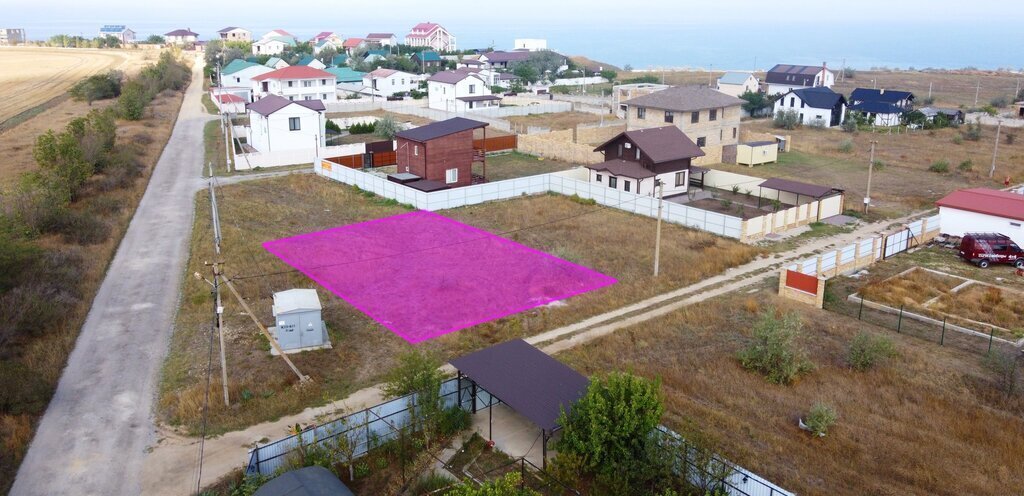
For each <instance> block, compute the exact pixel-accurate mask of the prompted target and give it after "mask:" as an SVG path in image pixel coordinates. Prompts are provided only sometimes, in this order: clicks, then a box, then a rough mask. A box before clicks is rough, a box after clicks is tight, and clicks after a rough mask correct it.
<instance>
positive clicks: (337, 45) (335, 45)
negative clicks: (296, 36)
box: [313, 40, 342, 55]
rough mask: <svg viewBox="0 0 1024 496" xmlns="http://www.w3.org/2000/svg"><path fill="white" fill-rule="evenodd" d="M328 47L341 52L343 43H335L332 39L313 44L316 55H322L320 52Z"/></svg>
mask: <svg viewBox="0 0 1024 496" xmlns="http://www.w3.org/2000/svg"><path fill="white" fill-rule="evenodd" d="M327 49H331V50H334V52H335V53H341V50H342V48H341V43H335V42H333V41H331V40H321V41H318V42H316V43H315V44H314V45H313V53H314V54H315V55H320V52H322V51H324V50H327Z"/></svg>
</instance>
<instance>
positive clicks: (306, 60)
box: [295, 55, 327, 69]
mask: <svg viewBox="0 0 1024 496" xmlns="http://www.w3.org/2000/svg"><path fill="white" fill-rule="evenodd" d="M295 65H304V66H306V67H312V68H314V69H326V68H327V65H326V64H324V63H323V62H320V61H319V60H317V59H316V58H315V57H313V56H312V55H306V56H305V57H302V58H301V59H299V62H298V63H297V64H295Z"/></svg>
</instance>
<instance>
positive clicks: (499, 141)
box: [473, 134, 518, 153]
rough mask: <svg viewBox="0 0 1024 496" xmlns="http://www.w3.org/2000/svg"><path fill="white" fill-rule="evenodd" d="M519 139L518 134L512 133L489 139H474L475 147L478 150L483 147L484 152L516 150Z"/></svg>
mask: <svg viewBox="0 0 1024 496" xmlns="http://www.w3.org/2000/svg"><path fill="white" fill-rule="evenodd" d="M517 144H518V140H517V139H516V135H514V134H510V135H508V136H491V137H490V138H487V139H474V140H473V148H474V149H476V150H480V149H482V150H483V151H484V152H487V153H490V152H500V151H505V150H515V149H516V145H517Z"/></svg>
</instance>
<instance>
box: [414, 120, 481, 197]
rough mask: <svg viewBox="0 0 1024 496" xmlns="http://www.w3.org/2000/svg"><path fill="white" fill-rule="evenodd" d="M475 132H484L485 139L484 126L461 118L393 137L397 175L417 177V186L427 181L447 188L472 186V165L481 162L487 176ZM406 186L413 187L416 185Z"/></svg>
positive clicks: (429, 125) (428, 125) (418, 128)
mask: <svg viewBox="0 0 1024 496" xmlns="http://www.w3.org/2000/svg"><path fill="white" fill-rule="evenodd" d="M477 129H483V130H484V131H483V133H484V139H485V140H486V138H487V123H485V122H479V121H474V120H472V119H466V118H463V117H455V118H453V119H448V120H445V121H440V122H434V123H431V124H427V125H426V126H420V127H417V128H413V129H409V130H407V131H402V132H400V133H398V134H396V135H395V139H396V140H397V148H396V149H395V154H396V160H397V162H398V173H399V174H412V175H414V176H417V177H418V178H419V179H420V181H418V182H420V183H422V182H424V181H429V182H432V183H437V184H440V185H444V186H446V187H458V186H468V185H470V184H472V183H473V162H477V161H479V162H482V163H483V164H484V175H485V176H486V173H487V162H486V155H485V154H484V151H483V150H481V149H476V148H474V147H473V131H475V130H477ZM406 177H408V176H406ZM480 180H484V178H480ZM437 184H434V185H431V184H424V185H421V186H436V185H437ZM408 185H409V186H410V187H416V183H408ZM435 189H436V188H435Z"/></svg>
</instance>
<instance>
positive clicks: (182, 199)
mask: <svg viewBox="0 0 1024 496" xmlns="http://www.w3.org/2000/svg"><path fill="white" fill-rule="evenodd" d="M202 87H203V85H202V66H201V65H200V64H197V65H196V67H194V68H193V71H192V84H191V85H190V86H189V88H188V90H187V91H186V93H185V100H184V103H183V104H182V107H181V112H180V114H179V116H178V121H177V123H176V124H175V126H174V131H173V133H172V134H171V138H170V141H168V143H167V147H166V148H165V149H164V152H163V154H162V155H161V156H160V160H159V161H158V162H157V165H156V168H155V170H154V171H153V175H152V177H151V178H150V182H149V186H148V187H147V188H146V192H145V194H144V195H143V197H142V201H141V202H140V203H139V207H138V210H137V211H136V213H135V216H134V217H133V218H132V221H131V224H129V226H128V230H127V232H126V233H125V236H124V239H123V240H122V241H121V244H120V246H119V247H118V250H117V253H116V254H115V256H114V259H113V261H112V262H111V264H110V267H109V269H108V271H107V277H106V278H105V279H104V281H103V283H102V285H101V286H100V288H99V292H98V293H97V294H96V298H95V300H94V301H93V305H92V309H91V310H90V311H89V315H88V317H87V318H86V321H85V324H84V325H83V326H82V330H81V333H80V335H79V336H78V341H77V342H76V344H75V349H74V351H72V353H71V356H70V357H69V359H68V363H67V366H66V368H65V369H64V373H63V375H62V376H61V379H60V382H59V384H58V386H57V391H56V393H55V394H54V396H53V399H52V400H51V401H50V405H49V407H48V408H47V410H46V413H45V415H44V416H43V418H42V421H41V422H40V424H39V428H38V430H37V431H36V435H35V438H33V440H32V444H31V445H30V447H29V450H28V454H27V455H26V457H25V460H24V461H23V462H22V464H21V468H20V469H19V470H18V475H17V478H16V479H15V481H14V487H13V488H12V490H11V494H14V495H19V496H20V495H36V494H38V495H54V494H95V495H113V494H141V493H143V492H144V491H143V486H142V484H141V478H140V475H141V473H142V462H143V458H144V457H145V456H146V451H147V449H148V447H149V446H150V445H151V444H152V443H153V441H154V440H155V425H154V418H153V415H152V407H153V405H154V401H155V399H156V393H157V391H156V385H157V379H158V372H159V369H160V366H161V364H162V362H163V358H164V356H165V354H166V351H167V345H168V341H169V338H170V336H171V330H172V325H173V317H174V312H175V309H176V307H177V302H178V293H179V286H180V283H181V275H182V270H183V268H184V264H185V257H186V255H187V254H188V244H187V242H188V239H189V235H190V233H191V228H192V214H193V212H192V210H193V198H194V194H195V192H196V190H197V189H198V188H201V187H202V181H201V180H200V179H199V171H200V167H202V164H203V124H204V123H206V121H208V120H210V119H212V118H213V116H211V115H209V114H206V113H205V112H204V110H203V107H202V104H201V103H200V96H201V95H202ZM185 478H186V479H187V478H188V475H187V474H186V475H185Z"/></svg>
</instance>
